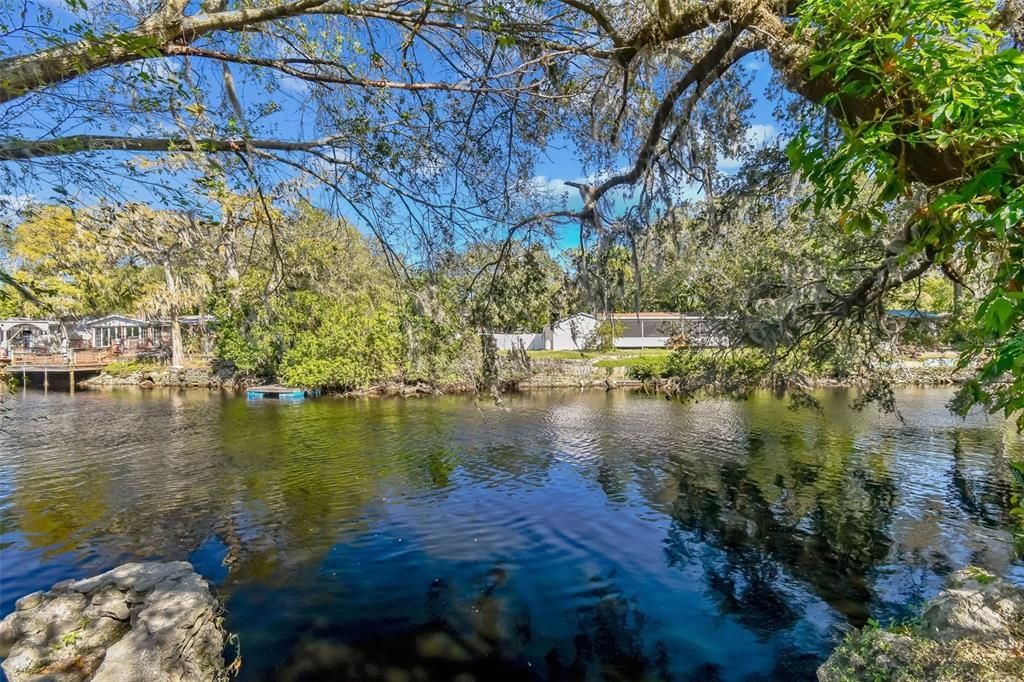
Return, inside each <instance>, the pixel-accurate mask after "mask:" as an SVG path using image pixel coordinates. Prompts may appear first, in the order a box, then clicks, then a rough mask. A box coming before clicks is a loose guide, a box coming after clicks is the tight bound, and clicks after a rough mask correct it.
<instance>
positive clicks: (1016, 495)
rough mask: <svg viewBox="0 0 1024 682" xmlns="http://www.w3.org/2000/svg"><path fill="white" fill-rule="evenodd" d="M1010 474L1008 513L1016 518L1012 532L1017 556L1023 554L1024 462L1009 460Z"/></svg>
mask: <svg viewBox="0 0 1024 682" xmlns="http://www.w3.org/2000/svg"><path fill="white" fill-rule="evenodd" d="M1010 475H1011V476H1012V478H1013V495H1012V496H1011V497H1010V504H1011V505H1012V508H1011V510H1010V514H1012V515H1013V517H1014V518H1015V519H1016V520H1017V529H1016V531H1015V532H1014V534H1013V547H1014V550H1015V551H1016V552H1017V556H1024V462H1021V461H1015V462H1010Z"/></svg>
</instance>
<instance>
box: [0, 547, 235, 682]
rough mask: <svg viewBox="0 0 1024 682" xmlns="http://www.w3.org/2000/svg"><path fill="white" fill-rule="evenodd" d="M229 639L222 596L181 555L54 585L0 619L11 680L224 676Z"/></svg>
mask: <svg viewBox="0 0 1024 682" xmlns="http://www.w3.org/2000/svg"><path fill="white" fill-rule="evenodd" d="M225 642H226V633H225V631H224V629H223V626H222V624H221V617H220V605H219V603H218V602H217V600H216V598H214V596H213V595H212V594H211V593H210V588H209V585H208V584H207V583H206V581H205V580H203V579H202V577H200V576H199V574H198V573H196V572H195V570H193V568H192V565H191V564H189V563H186V562H183V561H177V562H170V563H135V564H124V565H123V566H119V567H118V568H115V569H113V570H111V571H107V572H106V573H103V574H101V575H97V576H95V577H92V578H86V579H85V580H66V581H64V582H60V583H57V584H56V585H54V586H53V587H52V588H51V589H50V590H49V591H47V592H34V593H32V594H30V595H27V596H25V597H22V598H21V599H19V600H18V602H17V605H16V607H15V611H14V613H12V614H10V615H9V616H7V617H6V618H5V619H4V620H3V621H2V622H0V656H5V657H6V660H4V662H3V670H4V672H5V673H6V674H7V677H8V679H9V680H10V681H11V682H27V681H29V680H34V681H37V682H42V681H43V680H46V681H47V682H78V681H79V680H93V681H94V682H143V681H145V682H198V681H200V680H202V681H206V680H224V679H227V676H228V675H227V673H226V669H225V665H224V659H223V653H224V646H225Z"/></svg>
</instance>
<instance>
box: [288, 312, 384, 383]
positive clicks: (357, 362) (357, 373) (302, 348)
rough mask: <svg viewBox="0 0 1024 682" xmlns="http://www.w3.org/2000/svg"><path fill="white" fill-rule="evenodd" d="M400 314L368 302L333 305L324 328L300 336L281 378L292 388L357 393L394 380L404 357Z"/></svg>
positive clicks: (323, 318) (322, 322)
mask: <svg viewBox="0 0 1024 682" xmlns="http://www.w3.org/2000/svg"><path fill="white" fill-rule="evenodd" d="M403 355H404V353H403V339H402V329H401V324H400V321H399V316H398V311H397V310H396V309H395V307H394V306H392V305H390V304H387V303H384V304H377V305H374V304H373V303H371V302H370V301H369V300H368V298H361V299H359V300H356V301H349V302H335V303H332V304H330V305H329V306H327V308H326V310H323V311H322V315H321V319H320V324H318V325H313V326H312V328H311V329H308V330H304V331H302V332H300V333H298V334H297V335H296V337H295V341H294V343H293V345H292V347H291V348H289V349H288V350H287V351H286V352H285V353H284V356H283V357H282V358H281V366H280V367H279V369H278V373H277V376H278V378H279V379H280V380H281V381H283V382H284V383H286V384H289V385H292V386H303V387H310V388H328V387H331V388H335V387H337V388H356V387H360V386H366V385H369V384H371V383H373V382H375V381H382V380H385V379H391V378H394V377H395V376H396V375H397V374H398V372H399V370H400V368H401V363H402V358H403Z"/></svg>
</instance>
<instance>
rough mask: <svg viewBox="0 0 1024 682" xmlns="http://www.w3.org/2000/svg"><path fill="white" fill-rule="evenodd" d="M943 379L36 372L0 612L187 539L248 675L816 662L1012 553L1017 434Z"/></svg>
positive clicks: (727, 667) (393, 675) (171, 549)
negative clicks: (959, 573) (448, 380)
mask: <svg viewBox="0 0 1024 682" xmlns="http://www.w3.org/2000/svg"><path fill="white" fill-rule="evenodd" d="M947 397H948V395H947V394H946V393H945V392H944V391H930V392H922V391H914V392H907V393H905V394H904V395H903V396H901V399H902V404H903V411H904V415H905V417H906V418H907V423H906V424H901V423H899V422H898V421H896V420H895V419H892V418H889V417H885V416H881V415H876V414H872V413H854V412H851V411H850V410H848V408H847V405H848V403H849V400H850V397H849V396H847V395H844V394H842V393H834V394H828V395H826V396H824V398H825V410H824V414H823V416H816V415H811V414H808V413H794V412H791V411H789V410H787V409H786V408H785V406H784V405H783V404H781V403H779V402H777V401H774V400H771V399H770V398H767V397H764V396H755V397H753V398H752V399H751V400H749V401H747V402H743V403H731V402H719V401H707V402H702V403H697V404H685V405H684V404H679V403H675V402H668V401H665V400H663V399H658V398H656V397H648V396H643V395H638V394H637V395H634V394H629V393H625V392H609V393H599V392H592V393H591V392H587V393H575V392H555V393H551V394H535V395H531V396H512V397H510V398H509V399H508V400H507V401H506V404H505V406H504V407H503V408H501V409H499V408H494V407H492V406H488V405H484V404H482V403H481V404H479V405H474V404H473V402H472V401H470V400H464V399H460V398H445V399H424V400H409V401H398V400H394V401H392V400H365V401H356V400H345V401H336V400H319V401H313V402H307V403H304V404H300V405H289V404H279V403H262V404H255V405H250V404H246V403H245V402H244V401H243V400H239V399H236V398H231V397H225V396H222V395H220V394H216V393H206V392H173V393H172V392H168V393H161V392H160V391H153V392H149V393H133V392H124V393H103V394H95V393H79V394H77V395H75V396H73V397H72V396H68V395H66V394H60V393H51V394H49V395H45V396H44V395H42V394H36V393H32V392H28V393H25V394H23V395H21V396H19V397H18V399H17V400H16V401H15V402H14V403H13V407H14V415H15V417H16V418H18V419H19V425H25V426H24V428H16V429H15V431H14V432H13V433H11V434H7V435H3V436H0V438H3V439H4V441H3V442H2V444H0V446H2V449H3V453H4V454H3V457H2V459H0V548H2V552H3V562H2V563H3V571H4V575H3V580H2V581H0V613H6V612H8V611H10V610H11V609H12V608H13V602H14V599H16V598H17V597H18V596H20V595H21V594H23V593H26V592H29V591H31V590H34V589H38V588H40V587H47V586H49V585H50V584H52V583H53V582H56V581H57V580H59V579H62V578H64V577H67V576H68V575H84V574H87V573H91V572H95V571H99V570H103V569H106V568H108V567H110V566H113V565H116V564H117V563H120V562H122V561H125V560H128V559H135V558H161V559H189V560H192V561H193V562H194V563H196V565H197V567H198V568H199V569H200V570H201V571H202V572H203V573H204V574H205V575H207V576H209V577H210V578H211V579H212V580H214V581H216V582H218V584H219V589H220V591H221V593H222V594H223V595H224V596H225V598H226V600H227V606H228V624H229V626H230V627H231V628H232V629H233V630H235V631H237V632H239V633H240V634H241V637H242V643H243V657H244V660H245V665H244V667H243V673H242V677H243V679H252V680H256V679H268V680H269V679H295V680H299V679H301V680H307V679H353V680H356V679H358V680H368V679H382V680H384V679H388V680H390V679H409V680H414V679H462V680H469V679H479V680H493V679H503V680H505V679H558V680H562V679H564V680H589V679H595V680H596V679H611V680H616V679H621V680H637V679H651V680H656V679H679V680H684V679H702V680H712V679H722V680H741V679H750V678H757V679H780V680H781V679H785V680H791V679H805V678H806V679H810V678H811V677H812V676H813V670H814V667H815V665H816V664H817V663H818V662H819V660H820V658H821V656H822V655H823V653H824V652H826V651H827V650H828V648H829V646H830V644H831V642H832V641H833V640H834V638H835V637H836V636H837V635H838V633H839V632H840V631H841V630H842V629H843V628H846V627H849V626H850V625H859V624H862V623H863V622H864V621H865V620H866V619H867V618H868V617H869V616H874V617H886V616H891V615H895V614H899V613H901V612H902V611H903V610H904V609H905V608H906V604H907V603H908V602H911V601H913V600H917V599H924V598H926V597H928V596H930V595H932V594H934V592H935V591H936V590H937V589H938V587H939V585H940V584H941V580H942V577H943V576H944V575H945V574H946V573H948V572H949V571H951V570H954V569H956V568H959V567H960V566H962V565H964V564H966V563H967V562H975V563H980V564H982V565H985V566H987V567H988V568H990V569H991V570H994V571H997V572H999V573H1009V574H1010V575H1011V576H1016V577H1017V578H1018V579H1019V577H1020V576H1022V575H1024V569H1022V566H1021V564H1020V563H1019V562H1015V561H1014V560H1013V558H1012V555H1011V547H1010V542H1009V540H1010V538H1009V533H1008V531H1007V529H1008V527H1009V524H1010V518H1009V516H1008V514H1007V510H1008V507H1009V495H1010V492H1009V487H1008V480H1007V478H1006V467H1005V462H1006V460H1007V458H1011V457H1020V456H1021V454H1022V446H1021V441H1020V438H1019V436H1017V435H1016V434H1015V433H1013V431H1012V429H1007V428H1006V426H1005V425H1004V424H1003V423H1002V422H996V421H985V420H983V419H980V418H974V419H971V420H968V421H967V422H959V421H954V420H952V419H951V418H950V417H949V416H948V415H947V414H946V413H945V410H944V408H943V404H944V402H945V400H946V399H947ZM39 416H45V417H46V419H45V420H41V421H36V420H35V419H34V418H35V417H39ZM738 652H740V653H741V655H737V654H738Z"/></svg>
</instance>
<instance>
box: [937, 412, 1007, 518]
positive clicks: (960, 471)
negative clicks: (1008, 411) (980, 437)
mask: <svg viewBox="0 0 1024 682" xmlns="http://www.w3.org/2000/svg"><path fill="white" fill-rule="evenodd" d="M952 437H953V464H952V471H951V474H950V488H951V497H952V499H953V502H954V503H955V504H956V505H957V506H959V507H960V509H961V510H962V511H963V512H964V513H965V514H967V515H968V517H969V518H970V519H971V520H972V521H974V522H975V523H977V524H978V525H979V526H984V527H986V528H1003V527H1005V526H1007V525H1009V524H1010V523H1012V519H1011V518H1010V515H1009V513H1008V512H1007V510H1009V509H1010V508H1011V507H1012V506H1013V505H1012V504H1011V503H1010V497H1011V496H1012V495H1013V490H1012V488H1011V487H1010V486H1009V484H1008V483H1009V482H1008V481H1007V465H1006V458H1005V456H1004V455H1003V443H1002V442H997V444H996V449H997V455H996V456H994V457H991V458H990V459H989V460H988V467H987V469H986V471H985V472H984V475H983V476H977V475H971V474H970V472H968V471H967V467H968V462H967V459H966V457H965V456H964V446H963V440H964V437H965V434H964V432H963V430H962V429H955V430H953V432H952Z"/></svg>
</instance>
